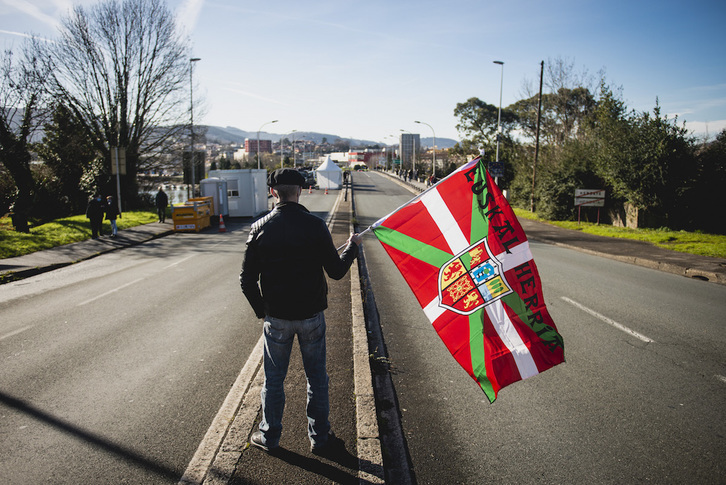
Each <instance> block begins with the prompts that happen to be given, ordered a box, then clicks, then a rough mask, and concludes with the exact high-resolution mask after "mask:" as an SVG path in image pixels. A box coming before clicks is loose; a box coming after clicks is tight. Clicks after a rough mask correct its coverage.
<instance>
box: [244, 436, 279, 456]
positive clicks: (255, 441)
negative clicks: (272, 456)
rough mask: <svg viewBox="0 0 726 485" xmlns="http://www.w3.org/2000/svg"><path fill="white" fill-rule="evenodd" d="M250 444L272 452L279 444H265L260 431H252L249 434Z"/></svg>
mask: <svg viewBox="0 0 726 485" xmlns="http://www.w3.org/2000/svg"><path fill="white" fill-rule="evenodd" d="M250 444H251V445H252V446H256V447H257V448H259V449H261V450H264V451H266V452H268V453H274V451H275V450H277V449H278V448H279V446H267V445H266V444H265V440H264V439H263V437H262V431H255V432H254V433H252V436H250Z"/></svg>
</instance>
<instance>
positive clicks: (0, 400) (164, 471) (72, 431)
mask: <svg viewBox="0 0 726 485" xmlns="http://www.w3.org/2000/svg"><path fill="white" fill-rule="evenodd" d="M0 404H2V405H4V406H7V407H8V408H11V409H14V410H16V411H18V412H21V413H23V414H26V415H28V416H30V417H32V418H34V419H36V420H38V421H40V422H42V423H45V424H47V425H50V426H52V427H53V428H55V429H57V430H58V431H61V432H63V433H65V434H67V435H70V436H72V437H73V438H75V439H77V440H79V441H83V442H85V443H87V444H90V445H92V446H95V447H97V448H100V449H101V450H103V451H105V452H106V453H109V454H113V455H116V456H117V457H119V458H121V459H123V460H125V461H126V462H128V463H130V464H132V465H133V466H136V467H138V468H141V469H143V470H146V471H149V472H152V473H154V474H155V475H158V476H159V477H162V478H164V479H166V480H170V481H171V480H173V481H178V480H179V478H180V477H181V476H180V474H179V473H178V472H177V471H175V470H173V469H171V468H169V467H167V466H166V465H164V464H162V463H158V462H156V461H153V460H150V459H149V458H147V457H145V456H143V455H140V454H139V453H137V452H135V451H134V450H132V449H130V448H126V447H124V446H121V445H119V444H116V443H114V442H112V441H109V440H108V439H106V438H104V437H101V436H99V435H97V434H94V433H92V432H90V431H87V430H84V429H82V428H80V427H78V426H76V425H75V424H73V423H70V422H68V421H65V420H63V419H60V418H57V417H55V416H53V415H51V414H49V413H47V412H45V411H43V410H41V409H39V408H37V407H35V406H33V405H32V404H30V403H28V402H26V401H23V400H21V399H18V398H16V397H13V396H11V395H9V394H6V393H4V392H2V391H0Z"/></svg>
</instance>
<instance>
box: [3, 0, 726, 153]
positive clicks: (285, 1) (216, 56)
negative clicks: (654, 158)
mask: <svg viewBox="0 0 726 485" xmlns="http://www.w3.org/2000/svg"><path fill="white" fill-rule="evenodd" d="M76 3H81V4H83V5H90V4H93V3H95V2H94V1H89V0H76V1H71V0H0V42H1V43H2V46H3V48H4V49H7V48H17V47H18V46H19V45H20V44H21V42H22V39H23V34H28V33H34V34H37V35H41V36H47V37H53V36H55V35H56V32H57V31H56V29H57V23H58V21H59V19H60V18H61V17H62V16H63V15H65V14H66V12H68V9H69V8H70V7H71V6H72V5H73V4H76ZM168 4H169V6H170V7H171V8H172V9H173V10H174V11H175V12H177V14H178V19H179V22H180V24H182V25H183V26H184V27H185V28H186V29H187V32H188V35H189V37H190V39H191V42H192V45H193V51H192V53H191V55H192V56H194V57H200V58H201V59H202V60H201V61H200V62H197V63H196V64H195V70H194V77H195V104H198V105H200V106H202V107H203V112H202V113H199V114H197V115H195V123H203V124H211V125H220V126H234V127H237V128H240V129H243V130H247V131H257V130H258V129H259V128H260V126H261V125H263V124H264V123H266V122H268V121H271V120H275V119H277V120H279V121H278V123H276V124H274V125H267V126H266V127H265V129H264V131H270V132H274V133H283V134H286V133H290V132H292V131H293V130H297V131H316V132H322V133H331V134H335V135H338V136H340V137H342V138H356V139H368V140H374V141H379V142H384V143H389V144H391V143H395V141H394V139H393V138H390V137H391V136H393V137H395V138H397V137H398V135H399V134H400V133H401V130H402V129H403V130H406V131H409V132H412V133H420V134H421V136H422V137H428V136H430V135H431V134H432V132H431V129H430V128H429V127H427V126H425V125H420V124H415V123H414V120H420V121H423V122H426V123H428V124H429V125H431V126H432V127H433V129H434V130H435V134H436V136H437V137H446V138H454V139H459V138H460V134H459V133H458V132H457V131H456V123H457V120H456V118H455V117H454V114H453V111H454V108H455V107H456V104H457V103H459V102H464V101H466V100H467V99H468V98H470V97H478V98H480V99H482V100H484V101H486V102H487V103H490V104H493V105H498V104H499V92H500V76H501V74H502V71H501V69H502V68H501V67H500V66H499V65H496V64H494V63H493V61H495V60H501V61H503V62H504V67H503V80H504V81H503V83H502V104H503V106H507V105H509V104H510V103H513V102H515V101H517V100H518V99H521V98H523V97H524V92H525V91H524V86H525V85H527V84H528V83H529V85H530V86H532V87H534V88H536V84H537V83H538V81H539V66H540V61H545V63H546V64H549V61H550V60H555V59H558V58H559V59H564V60H566V61H567V62H568V63H571V64H573V66H574V70H575V72H576V73H577V74H582V73H584V72H588V73H589V74H590V75H591V76H597V75H598V73H599V72H600V71H604V72H605V78H606V80H607V82H608V83H609V84H610V86H611V87H613V88H622V92H621V93H622V98H623V99H624V101H625V103H626V105H627V106H628V108H631V109H635V110H637V111H651V110H652V109H653V107H654V106H655V102H656V98H658V100H659V103H660V106H661V110H662V112H663V113H665V114H667V115H668V116H669V117H673V116H676V115H677V116H678V120H679V122H682V121H686V127H687V128H688V129H689V130H691V131H692V132H693V133H694V134H696V135H698V136H704V135H705V134H706V133H708V135H709V136H710V137H711V138H713V137H714V136H715V135H716V134H717V133H718V132H720V131H721V130H723V129H724V128H726V56H725V55H724V45H726V28H724V25H726V2H724V1H723V0H714V1H704V0H691V1H688V2H685V1H677V2H676V1H658V2H655V1H638V0H630V1H621V0H612V1H608V2H603V1H598V2H592V1H587V0H577V1H570V0H550V1H536V0H526V1H523V0H510V1H506V2H504V1H499V2H490V1H482V0H478V1H477V0H447V1H441V0H439V1H435V2H434V1H428V0H424V1H409V0H367V1H365V2H364V1H348V0H311V1H304V0H302V1H299V0H298V1H293V0H266V1H264V2H262V1H257V2H251V1H247V0H169V2H168ZM197 95H199V98H198V99H197Z"/></svg>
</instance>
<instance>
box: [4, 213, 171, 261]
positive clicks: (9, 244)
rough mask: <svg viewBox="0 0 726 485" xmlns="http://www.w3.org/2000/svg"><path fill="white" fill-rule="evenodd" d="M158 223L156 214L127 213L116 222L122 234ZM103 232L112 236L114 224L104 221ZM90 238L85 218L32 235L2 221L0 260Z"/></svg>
mask: <svg viewBox="0 0 726 485" xmlns="http://www.w3.org/2000/svg"><path fill="white" fill-rule="evenodd" d="M157 220H158V216H157V215H156V213H155V212H150V211H132V212H124V213H123V214H122V216H121V218H120V219H117V220H116V224H117V225H118V228H119V231H121V230H123V229H127V228H129V227H134V226H140V225H142V224H149V223H151V222H155V221H157ZM103 233H104V234H110V233H111V223H110V222H108V221H103ZM90 238H91V226H90V224H89V222H88V219H86V216H85V215H79V216H72V217H64V218H63V219H56V220H55V221H53V222H48V223H46V224H41V225H38V226H34V227H31V228H30V233H29V234H23V233H20V232H15V231H14V230H13V227H12V223H11V221H10V218H9V217H2V218H0V259H4V258H14V257H16V256H22V255H24V254H29V253H33V252H35V251H42V250H43V249H49V248H53V247H56V246H62V245H64V244H69V243H73V242H78V241H84V240H86V239H90Z"/></svg>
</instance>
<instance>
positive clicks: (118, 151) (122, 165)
mask: <svg viewBox="0 0 726 485" xmlns="http://www.w3.org/2000/svg"><path fill="white" fill-rule="evenodd" d="M117 174H121V175H126V148H124V147H111V175H117Z"/></svg>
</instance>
